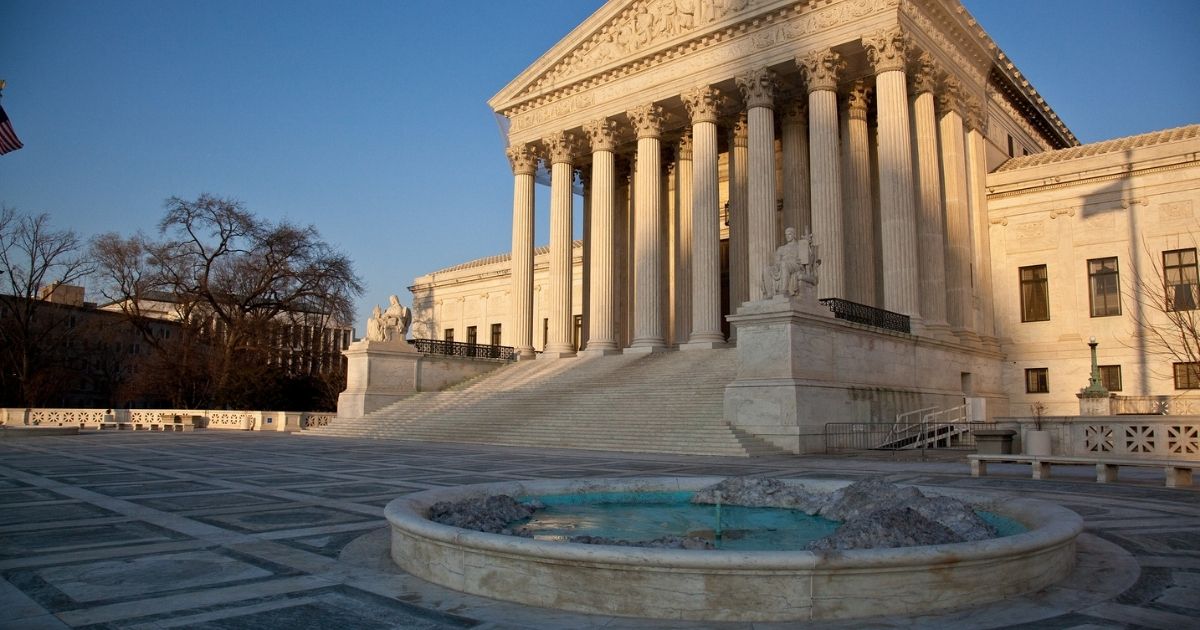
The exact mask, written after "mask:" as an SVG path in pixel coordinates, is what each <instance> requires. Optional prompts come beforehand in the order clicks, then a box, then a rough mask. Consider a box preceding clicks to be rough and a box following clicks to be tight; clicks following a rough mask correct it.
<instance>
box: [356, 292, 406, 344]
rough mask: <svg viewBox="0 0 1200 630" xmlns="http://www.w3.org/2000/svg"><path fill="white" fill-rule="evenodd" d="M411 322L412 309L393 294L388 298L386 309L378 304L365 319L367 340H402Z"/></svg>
mask: <svg viewBox="0 0 1200 630" xmlns="http://www.w3.org/2000/svg"><path fill="white" fill-rule="evenodd" d="M410 324H412V311H410V310H409V309H408V307H407V306H404V305H403V304H401V303H400V298H399V297H397V296H395V295H393V296H390V297H389V298H388V307H387V310H384V309H381V308H380V307H379V305H378V304H376V305H375V308H374V309H372V310H371V317H370V318H369V319H368V320H367V341H383V342H396V341H398V342H404V341H405V337H407V336H408V327H409V325H410Z"/></svg>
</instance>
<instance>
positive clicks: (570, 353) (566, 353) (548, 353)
mask: <svg viewBox="0 0 1200 630" xmlns="http://www.w3.org/2000/svg"><path fill="white" fill-rule="evenodd" d="M576 354H578V353H576V352H575V351H574V350H543V351H542V353H541V354H539V355H537V358H538V360H541V359H570V358H574V357H575V355H576Z"/></svg>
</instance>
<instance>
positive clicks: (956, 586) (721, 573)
mask: <svg viewBox="0 0 1200 630" xmlns="http://www.w3.org/2000/svg"><path fill="white" fill-rule="evenodd" d="M722 480H723V478H720V477H669V478H623V479H575V480H545V481H521V482H503V483H491V484H478V485H471V486H459V487H452V488H439V489H436V490H428V491H424V492H418V493H414V494H410V495H406V496H404V497H401V498H399V499H396V500H394V501H392V502H391V503H389V504H388V506H387V508H386V510H385V515H386V516H387V519H388V521H389V524H390V527H391V555H392V560H393V561H394V562H395V563H396V564H397V565H398V566H399V567H400V568H401V569H403V570H404V571H406V572H408V573H410V574H412V575H415V576H417V577H420V578H422V579H425V580H428V581H430V582H433V583H435V584H439V585H441V586H445V587H448V588H452V589H455V590H459V591H463V592H467V593H472V594H475V595H483V596H486V597H492V598H495V599H502V600H508V601H514V602H519V603H522V604H529V605H533V606H542V607H547V608H559V609H565V610H572V611H579V612H586V613H595V614H609V615H623V616H636V617H651V618H659V619H697V620H729V621H734V620H738V621H784V620H806V619H846V618H854V617H868V616H875V615H913V614H928V613H931V612H936V611H943V610H950V609H955V608H963V607H968V606H973V605H978V604H982V603H985V602H990V601H995V600H999V599H1003V598H1007V597H1012V596H1015V595H1019V594H1022V593H1027V592H1031V591H1035V590H1038V589H1041V588H1043V587H1045V586H1048V585H1050V584H1053V583H1055V582H1057V581H1059V580H1061V579H1062V578H1063V577H1065V576H1066V575H1067V574H1069V573H1070V572H1071V570H1072V568H1073V567H1074V563H1075V538H1076V536H1077V535H1078V534H1079V533H1080V532H1081V531H1082V527H1083V525H1082V519H1081V518H1080V517H1079V516H1078V515H1077V514H1075V513H1074V512H1071V511H1070V510H1067V509H1065V508H1062V507H1059V506H1055V505H1052V504H1049V503H1046V502H1042V501H1035V500H1030V499H1017V498H1014V499H1006V500H1004V501H1002V502H992V503H991V504H990V506H989V508H988V509H989V510H990V511H992V512H994V513H995V514H997V515H998V516H1000V517H1003V518H1007V519H1011V520H1013V521H1016V522H1017V523H1019V524H1020V525H1021V526H1023V527H1024V528H1025V529H1026V530H1027V531H1025V532H1023V533H1019V534H1014V535H1011V536H1004V537H1001V538H993V539H988V540H983V541H979V542H969V543H955V544H947V545H930V546H922V547H906V548H893V549H866V550H852V551H836V552H812V551H779V550H765V551H763V550H759V551H746V550H731V549H717V550H704V551H696V550H682V549H657V548H643V547H626V546H609V545H586V544H575V543H564V542H554V541H544V540H534V539H529V538H522V537H517V536H505V535H500V534H488V533H483V532H477V531H470V530H465V529H459V528H456V527H450V526H446V525H441V524H439V523H435V522H433V521H430V520H429V519H428V518H427V514H428V512H429V508H430V506H432V505H433V504H434V503H437V502H441V501H461V500H464V499H482V498H486V497H488V496H493V495H500V494H507V495H510V496H516V497H537V496H550V495H569V494H596V493H662V492H672V493H677V492H694V491H697V490H701V489H703V488H706V487H708V486H712V485H714V484H716V483H718V482H720V481H722ZM786 483H788V484H789V485H797V486H801V487H803V488H804V489H806V490H808V491H812V492H832V491H834V490H836V489H838V488H840V487H842V486H845V485H848V483H849V482H846V481H820V480H788V481H786ZM925 492H926V493H927V494H930V495H938V494H941V495H948V496H952V497H955V498H958V499H962V500H964V501H968V502H980V501H981V499H983V497H981V496H972V495H971V494H970V493H965V492H950V491H935V490H929V489H927V490H926V491H925ZM716 527H717V528H718V529H719V528H720V521H719V520H718V521H716Z"/></svg>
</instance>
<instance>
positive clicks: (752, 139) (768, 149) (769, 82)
mask: <svg viewBox="0 0 1200 630" xmlns="http://www.w3.org/2000/svg"><path fill="white" fill-rule="evenodd" d="M736 83H737V86H738V90H739V91H740V92H741V93H742V100H743V101H744V102H745V103H746V119H747V123H748V131H749V146H748V153H749V160H748V161H747V169H746V174H747V180H748V195H747V201H748V207H747V213H746V214H747V219H748V221H747V227H748V230H747V236H748V239H747V241H748V247H747V250H746V253H747V265H746V266H747V272H748V275H749V284H748V286H749V291H748V294H749V299H750V300H751V301H757V300H761V299H763V298H764V297H766V292H765V290H764V288H763V282H762V277H763V269H765V268H766V267H767V265H769V264H771V260H772V258H774V255H775V247H776V246H777V245H778V243H777V242H776V241H777V239H776V236H775V235H776V232H777V229H776V225H775V199H776V194H775V92H776V91H777V90H778V85H779V81H778V79H777V77H776V76H775V73H774V72H772V71H771V70H768V69H767V68H758V69H756V70H752V71H751V72H748V73H746V74H744V75H742V76H740V77H737V78H736Z"/></svg>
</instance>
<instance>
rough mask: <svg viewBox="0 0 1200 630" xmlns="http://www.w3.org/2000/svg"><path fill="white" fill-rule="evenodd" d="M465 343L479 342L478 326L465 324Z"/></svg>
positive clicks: (473, 343)
mask: <svg viewBox="0 0 1200 630" xmlns="http://www.w3.org/2000/svg"><path fill="white" fill-rule="evenodd" d="M467 343H469V344H471V345H472V346H473V345H475V344H477V343H479V327H478V326H467Z"/></svg>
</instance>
